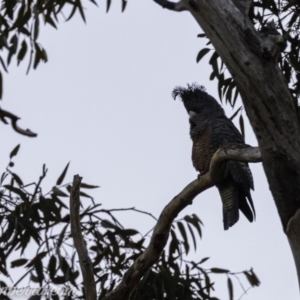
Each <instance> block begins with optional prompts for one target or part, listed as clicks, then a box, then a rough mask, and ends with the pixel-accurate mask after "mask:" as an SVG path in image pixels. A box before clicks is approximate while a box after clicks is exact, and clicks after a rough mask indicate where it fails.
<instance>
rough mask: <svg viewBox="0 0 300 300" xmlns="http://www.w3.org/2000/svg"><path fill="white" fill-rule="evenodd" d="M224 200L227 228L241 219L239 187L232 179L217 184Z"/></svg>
mask: <svg viewBox="0 0 300 300" xmlns="http://www.w3.org/2000/svg"><path fill="white" fill-rule="evenodd" d="M217 187H218V189H219V192H220V195H221V199H222V202H223V223H224V229H225V230H227V229H228V228H229V227H231V226H233V225H234V224H235V223H236V222H237V221H238V220H239V198H238V187H237V185H236V184H235V183H234V181H232V180H226V181H224V182H222V183H220V184H218V185H217Z"/></svg>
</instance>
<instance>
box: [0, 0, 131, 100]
mask: <svg viewBox="0 0 300 300" xmlns="http://www.w3.org/2000/svg"><path fill="white" fill-rule="evenodd" d="M88 2H91V3H93V4H95V5H97V3H96V2H95V0H87V1H83V0H75V1H70V0H59V1H58V0H29V1H24V0H20V1H19V0H4V1H2V3H1V10H0V23H1V26H0V51H1V54H0V99H1V98H2V90H3V83H2V80H3V76H2V73H3V71H4V72H8V67H9V65H10V64H11V62H12V59H14V58H15V59H16V60H17V64H18V65H19V64H20V63H21V62H23V61H24V59H25V57H26V56H29V59H28V66H27V73H28V72H29V70H30V68H33V69H36V68H37V67H38V65H39V64H40V62H44V63H46V62H47V61H48V55H47V52H46V50H45V49H44V47H43V46H42V45H41V44H40V42H39V32H40V30H41V23H44V24H48V25H50V26H52V27H53V28H55V29H57V25H58V23H59V20H61V19H63V21H69V20H70V19H72V18H73V17H74V16H75V14H76V13H79V15H80V16H81V18H82V20H83V21H84V22H85V14H84V3H85V4H86V3H88ZM110 2H111V1H110V0H107V3H106V5H107V11H108V10H109V8H110ZM121 3H122V11H124V10H125V7H126V4H127V0H121Z"/></svg>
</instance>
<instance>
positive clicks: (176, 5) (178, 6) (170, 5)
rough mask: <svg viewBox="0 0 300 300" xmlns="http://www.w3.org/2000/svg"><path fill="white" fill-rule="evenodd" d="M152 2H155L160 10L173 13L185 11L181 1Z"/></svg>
mask: <svg viewBox="0 0 300 300" xmlns="http://www.w3.org/2000/svg"><path fill="white" fill-rule="evenodd" d="M154 2H156V3H157V4H158V5H160V6H161V7H162V8H167V9H170V10H174V11H184V10H186V7H185V5H184V3H183V2H182V1H178V2H171V1H168V0H154Z"/></svg>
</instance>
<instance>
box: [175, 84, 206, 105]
mask: <svg viewBox="0 0 300 300" xmlns="http://www.w3.org/2000/svg"><path fill="white" fill-rule="evenodd" d="M202 93H206V90H205V87H204V86H203V85H199V84H197V83H196V82H193V83H192V84H188V85H187V88H185V87H181V86H176V87H175V88H174V90H173V92H172V97H173V98H174V100H175V99H176V98H177V97H178V96H179V97H180V98H181V100H183V101H184V100H185V99H189V98H191V97H193V96H195V95H197V94H200V95H201V94H202Z"/></svg>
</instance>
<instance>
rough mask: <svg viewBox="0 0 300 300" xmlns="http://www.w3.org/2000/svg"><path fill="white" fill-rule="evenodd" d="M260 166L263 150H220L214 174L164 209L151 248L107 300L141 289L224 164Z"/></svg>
mask: <svg viewBox="0 0 300 300" xmlns="http://www.w3.org/2000/svg"><path fill="white" fill-rule="evenodd" d="M228 159H230V160H239V161H246V162H260V161H261V154H260V151H259V148H251V147H249V148H244V145H243V148H241V149H238V147H235V148H233V147H226V148H220V149H219V150H218V151H216V153H215V154H214V156H213V157H212V159H211V163H210V172H209V173H206V174H205V175H203V176H201V177H200V179H196V180H194V181H192V182H191V183H190V184H188V185H187V186H186V187H185V188H184V189H183V190H182V192H180V193H179V194H178V195H177V196H175V197H174V198H173V199H172V200H171V201H170V202H169V203H168V204H167V205H166V207H165V208H164V209H163V211H162V213H161V214H160V217H159V219H158V221H157V224H156V226H155V228H154V231H153V234H152V237H151V241H150V243H149V246H148V247H147V248H146V250H145V251H144V253H142V254H141V255H140V256H139V257H138V258H137V259H136V260H135V262H134V263H133V265H132V266H131V267H130V268H129V269H128V270H127V271H126V273H125V274H124V276H123V279H122V281H121V282H120V284H119V285H118V286H117V287H116V288H115V289H114V290H113V291H112V292H111V293H109V294H108V295H107V296H106V297H104V300H126V299H128V298H129V297H130V294H131V293H132V291H133V290H134V288H135V287H136V286H137V284H138V282H139V280H140V279H141V278H142V276H143V275H144V274H145V272H146V271H147V270H149V269H150V268H151V267H152V266H153V264H154V263H155V262H156V261H157V260H158V259H159V257H160V255H161V253H162V251H163V249H164V247H165V245H166V243H167V240H168V237H169V233H170V228H171V225H172V223H173V221H174V219H175V218H176V217H177V215H178V214H179V212H180V211H182V210H183V209H184V208H185V207H186V206H187V205H190V204H192V201H193V199H194V198H195V197H196V196H197V195H199V194H200V193H201V192H203V191H205V190H206V189H208V188H210V187H212V186H213V185H215V183H217V182H218V173H219V172H218V170H219V166H220V163H221V162H223V161H225V160H228Z"/></svg>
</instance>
